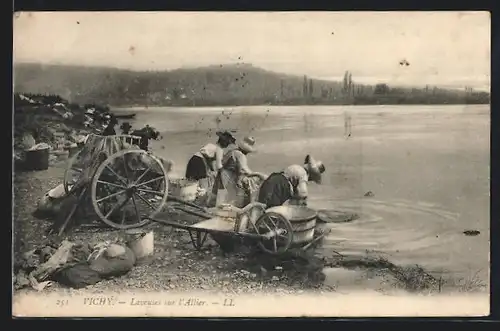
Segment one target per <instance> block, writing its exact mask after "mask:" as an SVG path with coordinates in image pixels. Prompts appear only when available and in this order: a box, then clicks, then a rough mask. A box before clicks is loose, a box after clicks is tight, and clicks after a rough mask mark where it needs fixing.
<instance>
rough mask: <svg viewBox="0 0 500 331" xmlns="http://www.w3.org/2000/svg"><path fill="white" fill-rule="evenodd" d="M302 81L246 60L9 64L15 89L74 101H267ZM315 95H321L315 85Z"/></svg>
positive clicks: (292, 91)
mask: <svg viewBox="0 0 500 331" xmlns="http://www.w3.org/2000/svg"><path fill="white" fill-rule="evenodd" d="M303 80H304V78H303V77H298V76H290V75H285V74H279V73H274V72H270V71H266V70H263V69H260V68H256V67H253V66H252V65H219V66H209V67H202V68H193V69H176V70H171V71H158V72H154V71H147V72H145V71H143V72H137V71H129V70H121V69H114V68H106V67H81V66H66V65H64V66H63V65H40V64H17V65H15V67H14V83H15V87H14V89H15V91H16V92H21V93H28V92H29V93H49V94H57V95H60V96H62V97H63V98H66V99H68V100H70V101H72V102H77V103H85V102H103V103H108V104H113V105H119V104H127V105H130V104H141V105H144V104H163V103H172V102H175V100H176V99H178V100H177V101H179V102H180V101H181V100H184V99H188V100H200V101H201V100H205V101H213V102H214V103H216V101H219V102H224V103H227V102H229V101H235V102H236V103H254V102H255V101H257V100H261V102H265V101H268V102H272V101H274V99H275V96H276V95H281V93H283V94H284V95H287V96H289V97H301V96H302V93H303ZM313 84H314V85H317V86H323V87H324V88H332V89H334V90H340V88H341V84H340V83H338V82H327V81H319V80H314V81H313ZM282 87H283V92H281V90H282ZM313 93H314V92H313ZM316 94H317V95H318V96H320V95H321V91H320V90H319V88H318V92H317V93H316ZM265 99H269V100H265Z"/></svg>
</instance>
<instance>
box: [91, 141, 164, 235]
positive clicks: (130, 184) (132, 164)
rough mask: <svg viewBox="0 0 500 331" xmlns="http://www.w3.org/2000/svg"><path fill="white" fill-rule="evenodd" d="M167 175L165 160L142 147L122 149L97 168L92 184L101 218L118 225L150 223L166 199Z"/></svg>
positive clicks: (97, 211) (133, 225)
mask: <svg viewBox="0 0 500 331" xmlns="http://www.w3.org/2000/svg"><path fill="white" fill-rule="evenodd" d="M167 195H168V178H167V174H166V172H165V169H164V167H163V164H162V162H161V161H160V160H159V159H157V158H156V157H154V156H153V155H151V154H150V153H148V152H146V151H143V150H135V149H134V150H122V151H119V152H117V153H115V154H113V155H111V156H110V157H108V158H107V159H106V160H104V161H103V163H102V164H101V165H100V166H99V168H97V171H96V172H95V174H94V176H93V179H92V187H91V199H92V205H93V207H94V210H95V212H96V214H97V215H98V216H99V218H100V219H101V220H102V221H103V222H104V223H106V224H107V225H109V226H111V227H113V228H116V229H131V228H136V227H141V226H143V225H145V224H147V223H148V222H149V221H150V220H149V218H151V217H154V216H155V215H156V214H157V213H158V212H160V211H161V210H162V209H163V207H164V205H165V202H166V200H167Z"/></svg>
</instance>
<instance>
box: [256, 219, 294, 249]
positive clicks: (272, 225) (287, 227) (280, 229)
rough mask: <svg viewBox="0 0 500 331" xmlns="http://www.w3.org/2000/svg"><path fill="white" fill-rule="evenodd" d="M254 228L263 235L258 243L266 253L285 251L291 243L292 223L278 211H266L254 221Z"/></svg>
mask: <svg viewBox="0 0 500 331" xmlns="http://www.w3.org/2000/svg"><path fill="white" fill-rule="evenodd" d="M254 229H255V231H256V232H257V234H259V235H261V236H262V237H263V238H262V240H259V241H258V245H259V247H260V249H262V250H263V251H264V252H266V253H269V254H273V255H277V254H282V253H285V252H286V251H287V250H288V248H289V247H290V245H291V244H292V240H293V228H292V224H291V223H290V221H289V220H287V219H286V218H285V217H284V216H282V215H280V214H278V213H274V212H266V213H265V214H264V215H262V216H261V217H259V219H258V220H257V221H256V222H255V225H254Z"/></svg>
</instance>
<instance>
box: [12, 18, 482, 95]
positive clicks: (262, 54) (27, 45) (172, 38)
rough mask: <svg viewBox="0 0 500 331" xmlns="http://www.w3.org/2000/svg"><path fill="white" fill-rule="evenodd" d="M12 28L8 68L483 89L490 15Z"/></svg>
mask: <svg viewBox="0 0 500 331" xmlns="http://www.w3.org/2000/svg"><path fill="white" fill-rule="evenodd" d="M13 24H14V38H13V50H14V62H15V63H16V62H37V63H59V64H74V65H97V66H110V67H118V68H127V69H132V70H171V69H176V68H180V67H200V66H206V65H214V64H228V63H238V62H239V63H242V62H243V63H251V64H252V65H254V66H258V67H262V68H264V69H268V70H272V71H276V72H283V73H289V74H298V75H308V76H310V77H314V78H320V79H331V80H339V79H342V76H343V74H344V72H345V71H346V70H349V71H350V72H351V73H352V78H353V81H355V82H360V83H369V84H375V83H379V82H385V83H388V84H392V85H409V86H410V85H413V86H421V85H425V84H430V85H438V86H445V87H456V88H463V87H465V86H470V87H473V88H475V89H482V90H489V86H490V16H489V13H488V12H451V11H450V12H253V13H252V12H231V13H230V12H32V13H28V12H23V13H17V14H16V15H15V19H14V23H13ZM402 60H406V61H407V62H408V63H409V65H408V66H406V65H405V66H401V65H400V61H402Z"/></svg>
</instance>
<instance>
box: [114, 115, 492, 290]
mask: <svg viewBox="0 0 500 331" xmlns="http://www.w3.org/2000/svg"><path fill="white" fill-rule="evenodd" d="M116 111H117V112H123V113H126V112H135V113H136V114H137V116H136V119H135V120H132V121H130V122H131V124H132V125H133V126H134V127H136V128H140V127H142V126H143V125H144V124H150V125H151V126H154V127H155V128H157V129H158V130H159V131H160V132H162V135H163V139H162V140H160V141H155V142H153V143H152V148H153V150H154V152H155V154H158V155H159V156H162V157H165V158H168V159H172V160H173V161H174V162H175V169H174V171H175V172H177V173H178V174H179V175H182V174H183V172H184V169H185V166H186V164H187V161H188V159H189V158H190V156H191V155H192V154H193V153H195V152H196V151H197V150H198V149H199V148H200V147H201V146H202V145H203V144H205V143H207V142H208V141H215V140H216V138H215V135H214V132H215V130H216V129H217V128H221V129H237V130H238V132H237V134H236V136H237V137H241V136H243V135H246V134H251V135H253V136H254V137H255V138H256V141H257V144H258V149H259V150H258V153H255V154H252V155H250V156H249V164H250V167H251V168H253V169H255V170H256V171H261V172H266V173H270V172H272V171H277V170H280V169H282V168H284V167H285V166H288V165H290V164H294V163H297V164H301V163H302V161H303V160H304V157H305V156H306V154H312V155H313V156H315V157H316V158H317V159H320V160H322V161H323V162H324V163H325V165H326V169H327V170H326V173H325V174H324V178H323V184H322V185H321V186H319V185H315V184H310V195H311V196H310V206H311V207H313V208H318V209H335V210H342V211H346V212H350V211H353V212H356V213H357V214H358V215H360V219H358V220H355V221H353V222H351V223H339V224H333V231H332V233H331V234H330V236H329V237H328V238H327V240H326V241H325V244H324V245H323V248H322V250H323V253H324V254H327V255H328V254H334V253H333V252H331V251H332V250H335V251H338V252H343V253H353V254H364V253H365V252H366V251H367V250H368V251H374V252H377V253H380V254H384V255H386V256H387V258H388V259H389V260H391V261H392V262H395V263H402V264H420V265H423V266H424V267H426V268H428V269H430V270H434V271H439V272H446V271H448V272H451V273H453V274H454V275H457V274H458V275H462V276H464V277H466V276H467V275H472V274H475V273H478V275H479V276H480V277H481V278H482V279H483V280H485V281H486V280H487V279H488V277H489V276H488V273H489V221H490V217H489V201H490V200H489V173H490V171H489V163H490V153H489V149H490V146H489V136H490V109H489V106H488V105H468V106H456V105H450V106H420V105H418V106H297V107H274V106H273V107H271V106H269V107H266V106H258V107H235V108H221V107H216V108H147V109H146V108H128V109H116ZM348 118H350V120H347V119H348ZM346 122H347V123H349V122H350V125H347V128H346ZM346 130H347V131H348V132H347V133H350V134H351V135H350V137H347V138H346ZM367 191H371V192H373V196H372V197H364V194H365V193H366V192H367ZM469 229H470V230H478V231H480V235H478V236H472V237H469V236H465V235H464V234H463V231H464V230H469Z"/></svg>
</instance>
